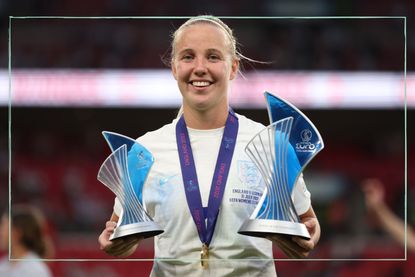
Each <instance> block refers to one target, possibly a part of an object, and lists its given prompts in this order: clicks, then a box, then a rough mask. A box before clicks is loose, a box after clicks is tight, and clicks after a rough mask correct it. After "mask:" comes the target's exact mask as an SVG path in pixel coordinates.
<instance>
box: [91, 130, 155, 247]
mask: <svg viewBox="0 0 415 277" xmlns="http://www.w3.org/2000/svg"><path fill="white" fill-rule="evenodd" d="M102 134H103V136H104V138H105V140H106V141H107V143H108V145H109V147H110V148H111V151H112V153H111V154H110V155H109V156H108V157H107V158H106V160H105V161H104V162H103V164H102V165H101V167H100V169H99V171H98V176H97V179H98V180H99V181H100V182H101V183H103V184H104V185H105V186H106V187H108V188H109V189H110V190H111V191H112V192H113V193H114V194H115V195H116V196H117V198H118V200H119V202H120V203H121V206H122V212H121V214H120V216H119V220H118V222H117V226H116V228H115V230H114V233H113V234H112V235H111V236H110V240H115V239H117V238H122V237H126V236H132V235H136V236H140V237H143V238H148V237H153V236H156V235H158V234H161V233H163V230H162V229H161V228H160V226H158V224H157V223H155V222H154V221H153V219H152V218H151V217H150V215H149V214H148V213H147V212H146V210H145V206H144V203H143V186H144V182H145V181H146V179H147V176H148V174H149V172H150V169H151V166H152V165H153V163H154V158H153V155H152V154H151V153H150V152H149V151H148V150H147V149H146V148H145V147H144V146H142V145H141V144H139V143H138V142H137V141H135V140H134V139H131V138H129V137H126V136H124V135H120V134H117V133H113V132H107V131H104V132H102Z"/></svg>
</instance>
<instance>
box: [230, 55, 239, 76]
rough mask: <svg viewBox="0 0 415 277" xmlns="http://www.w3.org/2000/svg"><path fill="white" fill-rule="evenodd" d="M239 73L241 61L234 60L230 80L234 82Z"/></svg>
mask: <svg viewBox="0 0 415 277" xmlns="http://www.w3.org/2000/svg"><path fill="white" fill-rule="evenodd" d="M238 71H239V59H233V60H232V65H231V74H230V76H229V80H233V79H235V77H236V74H238Z"/></svg>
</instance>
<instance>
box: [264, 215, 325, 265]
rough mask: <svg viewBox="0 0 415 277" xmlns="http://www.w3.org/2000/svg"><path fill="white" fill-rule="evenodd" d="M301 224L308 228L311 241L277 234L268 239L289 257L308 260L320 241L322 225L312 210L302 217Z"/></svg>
mask: <svg viewBox="0 0 415 277" xmlns="http://www.w3.org/2000/svg"><path fill="white" fill-rule="evenodd" d="M300 220H301V222H302V223H303V224H304V225H305V226H306V228H307V230H308V232H309V234H310V239H309V240H306V239H303V238H301V237H298V236H288V235H280V234H275V235H272V236H269V237H267V238H268V239H269V240H271V241H272V242H274V243H276V244H277V246H278V247H279V248H280V249H281V250H282V251H283V252H284V253H285V254H286V255H287V256H288V257H289V258H296V259H298V258H306V257H308V255H309V254H310V252H311V251H312V250H313V249H314V248H315V247H316V245H317V243H318V241H319V239H320V224H319V223H318V220H317V217H316V215H315V213H314V211H313V209H312V208H310V209H309V210H308V211H307V212H306V213H305V214H303V215H301V216H300Z"/></svg>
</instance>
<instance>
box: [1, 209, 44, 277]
mask: <svg viewBox="0 0 415 277" xmlns="http://www.w3.org/2000/svg"><path fill="white" fill-rule="evenodd" d="M10 224H11V228H10V229H11V237H10V243H11V247H10V251H11V253H10V257H11V259H12V260H11V261H9V259H8V257H7V258H3V259H2V260H1V261H0V276H9V277H21V276H30V277H48V276H52V275H51V272H50V270H49V268H48V267H47V265H46V264H45V263H44V262H42V261H40V260H39V259H42V258H44V257H45V256H46V255H47V253H48V251H49V248H48V247H49V245H48V244H47V240H46V237H45V234H44V220H43V217H42V214H41V213H40V211H38V210H36V209H34V208H33V207H29V206H22V205H15V206H13V208H12V210H11V222H10ZM0 232H1V233H0V235H1V236H0V238H1V247H2V248H3V249H2V250H3V251H8V245H9V217H8V215H7V214H4V215H3V216H2V218H1V229H0ZM22 260H28V261H22Z"/></svg>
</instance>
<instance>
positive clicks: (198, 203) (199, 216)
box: [176, 110, 239, 269]
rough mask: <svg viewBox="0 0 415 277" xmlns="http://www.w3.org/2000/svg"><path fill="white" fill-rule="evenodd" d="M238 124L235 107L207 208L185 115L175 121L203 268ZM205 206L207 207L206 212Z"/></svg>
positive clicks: (187, 197) (229, 119)
mask: <svg viewBox="0 0 415 277" xmlns="http://www.w3.org/2000/svg"><path fill="white" fill-rule="evenodd" d="M238 126H239V125H238V118H237V117H236V116H235V114H234V113H233V111H232V110H230V111H229V114H228V118H227V119H226V124H225V129H224V131H223V136H222V141H221V145H220V148H219V154H218V158H217V161H216V166H215V171H214V173H213V178H212V184H211V188H210V194H209V201H208V207H207V208H204V207H203V206H202V199H201V196H200V190H199V183H198V180H197V174H196V168H195V163H194V159H193V153H192V147H191V145H190V138H189V133H188V132H187V127H186V123H185V121H184V118H183V115H182V116H181V117H180V119H179V121H178V122H177V124H176V142H177V150H178V152H179V158H180V167H181V171H182V177H183V185H184V191H185V194H186V200H187V205H188V206H189V210H190V213H191V215H192V217H193V221H194V223H195V225H196V228H197V232H198V234H199V238H200V241H201V242H202V250H201V252H200V260H201V261H200V262H201V265H202V267H203V268H204V269H206V268H207V267H208V259H209V244H210V242H211V241H212V237H213V232H214V230H215V225H216V219H217V217H218V214H219V207H220V204H221V202H222V197H223V193H224V191H225V185H226V180H227V178H228V173H229V169H230V166H231V162H232V156H233V152H234V149H235V144H236V137H237V135H238ZM205 209H206V210H207V211H206V212H205Z"/></svg>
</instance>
